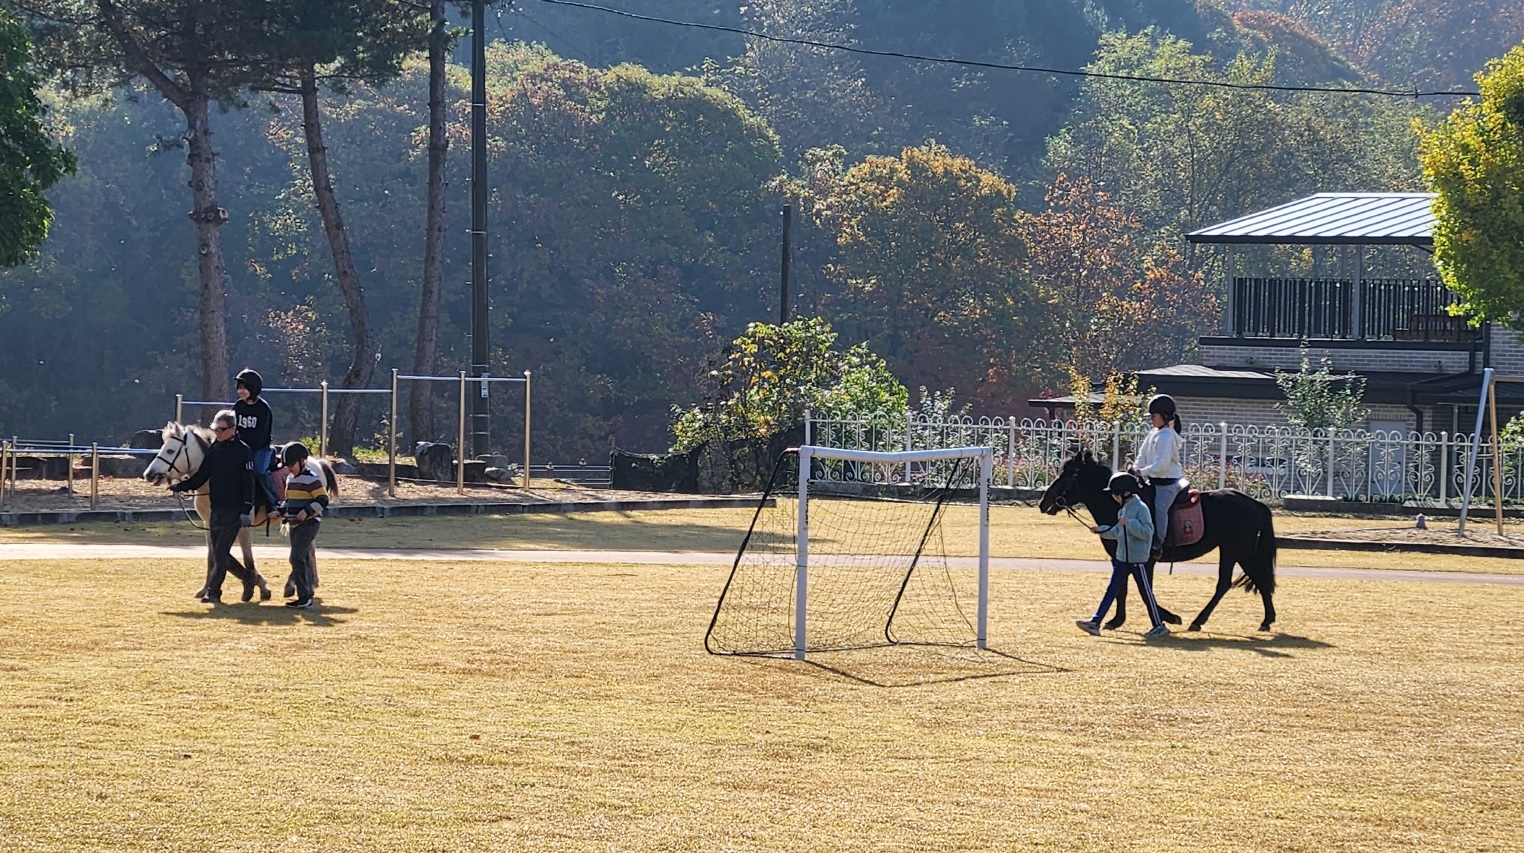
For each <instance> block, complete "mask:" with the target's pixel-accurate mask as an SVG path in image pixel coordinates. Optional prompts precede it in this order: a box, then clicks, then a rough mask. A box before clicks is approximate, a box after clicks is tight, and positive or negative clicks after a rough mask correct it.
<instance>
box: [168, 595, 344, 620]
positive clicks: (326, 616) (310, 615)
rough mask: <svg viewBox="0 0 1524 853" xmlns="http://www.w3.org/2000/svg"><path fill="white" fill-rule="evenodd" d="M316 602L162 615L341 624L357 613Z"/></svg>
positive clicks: (217, 607) (233, 606)
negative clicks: (307, 604) (312, 603)
mask: <svg viewBox="0 0 1524 853" xmlns="http://www.w3.org/2000/svg"><path fill="white" fill-rule="evenodd" d="M321 601H322V600H321V599H319V603H317V604H314V605H312V606H311V607H305V608H300V609H298V608H295V607H286V606H285V605H283V604H279V603H276V604H274V605H271V604H270V603H268V602H266V603H264V604H253V603H248V604H244V603H238V604H214V605H212V606H211V607H207V608H202V609H197V610H165V611H161V612H162V613H163V615H165V616H173V617H175V618H177V619H194V620H208V619H217V620H227V621H234V622H241V623H243V624H245V625H300V624H308V625H318V626H325V627H326V626H329V625H342V624H344V623H345V622H348V621H349V620H348V619H346V618H343V617H345V616H349V615H352V614H355V613H358V612H360V611H359V610H358V609H356V608H353V607H338V606H334V605H331V604H322V603H321Z"/></svg>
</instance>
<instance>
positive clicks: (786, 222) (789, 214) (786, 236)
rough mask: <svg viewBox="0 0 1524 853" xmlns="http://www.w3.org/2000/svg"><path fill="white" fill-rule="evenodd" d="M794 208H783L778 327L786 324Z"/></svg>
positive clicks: (787, 205) (792, 253) (789, 206)
mask: <svg viewBox="0 0 1524 853" xmlns="http://www.w3.org/2000/svg"><path fill="white" fill-rule="evenodd" d="M793 230H794V206H793V205H792V204H785V205H784V206H783V267H782V268H783V292H782V294H781V295H780V296H779V299H778V325H780V326H781V325H783V324H784V323H787V322H788V274H789V267H790V266H791V265H792V263H793V256H794V252H793V241H794V235H793Z"/></svg>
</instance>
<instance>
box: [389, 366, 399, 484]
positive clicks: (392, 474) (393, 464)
mask: <svg viewBox="0 0 1524 853" xmlns="http://www.w3.org/2000/svg"><path fill="white" fill-rule="evenodd" d="M388 423H390V424H391V427H392V428H391V445H390V447H391V454H390V456H391V458H390V459H388V460H387V465H386V494H387V496H388V497H393V498H395V497H396V496H397V368H395V367H394V368H392V418H391V420H390V421H388Z"/></svg>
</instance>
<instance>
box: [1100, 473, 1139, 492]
mask: <svg viewBox="0 0 1524 853" xmlns="http://www.w3.org/2000/svg"><path fill="white" fill-rule="evenodd" d="M1106 490H1107V491H1109V492H1111V493H1112V494H1113V495H1135V494H1137V493H1138V478H1137V477H1134V476H1133V475H1131V474H1129V473H1127V472H1126V471H1123V472H1121V473H1120V474H1112V475H1111V481H1110V482H1108V483H1107V484H1106Z"/></svg>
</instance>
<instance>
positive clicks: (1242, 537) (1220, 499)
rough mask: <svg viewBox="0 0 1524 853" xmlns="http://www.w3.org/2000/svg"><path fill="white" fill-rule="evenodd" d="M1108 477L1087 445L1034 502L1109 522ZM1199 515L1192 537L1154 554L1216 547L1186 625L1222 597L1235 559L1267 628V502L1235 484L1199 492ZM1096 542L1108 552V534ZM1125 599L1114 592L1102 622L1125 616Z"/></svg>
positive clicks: (1180, 558) (1271, 541)
mask: <svg viewBox="0 0 1524 853" xmlns="http://www.w3.org/2000/svg"><path fill="white" fill-rule="evenodd" d="M1110 480H1111V469H1110V468H1108V467H1106V465H1105V464H1104V463H1102V462H1099V461H1097V460H1096V458H1095V456H1094V455H1092V454H1091V453H1090V452H1089V451H1088V450H1087V451H1082V452H1080V453H1077V454H1075V455H1074V457H1073V458H1072V459H1069V460H1068V461H1066V462H1064V467H1063V468H1062V469H1061V470H1060V471H1059V472H1058V479H1056V480H1054V481H1053V484H1052V485H1050V486H1048V488H1047V491H1045V492H1043V493H1042V501H1041V502H1040V503H1039V504H1038V508H1039V509H1041V510H1042V512H1043V514H1044V515H1056V514H1057V513H1058V511H1059V510H1069V511H1070V512H1073V507H1076V506H1080V505H1083V506H1084V507H1085V508H1086V509H1088V510H1089V511H1090V516H1091V518H1094V519H1095V523H1096V524H1099V525H1103V526H1104V525H1109V524H1114V523H1115V522H1116V520H1117V504H1116V501H1114V500H1112V499H1111V493H1110V492H1108V491H1107V490H1106V484H1107V483H1108V482H1109V481H1110ZM1201 521H1202V528H1203V529H1202V534H1201V539H1200V540H1199V541H1198V542H1196V543H1195V544H1194V545H1185V546H1181V547H1173V546H1167V547H1165V549H1164V555H1163V556H1162V557H1161V558H1160V559H1161V560H1166V561H1169V562H1184V561H1186V560H1194V559H1196V558H1197V557H1200V556H1202V555H1204V554H1206V553H1207V552H1208V551H1211V550H1213V549H1216V550H1217V552H1218V560H1217V591H1216V593H1215V594H1214V595H1213V596H1212V600H1211V601H1209V602H1207V606H1206V607H1204V608H1202V611H1201V614H1200V615H1198V616H1197V617H1196V618H1195V619H1194V620H1193V621H1192V622H1191V627H1190V630H1192V631H1199V630H1201V626H1203V625H1205V624H1206V621H1207V619H1208V618H1209V617H1211V615H1212V610H1213V609H1215V608H1216V607H1217V603H1218V602H1219V601H1221V600H1222V597H1223V595H1224V594H1226V593H1227V591H1228V588H1229V587H1231V586H1233V585H1234V581H1233V566H1234V565H1235V564H1236V565H1239V566H1242V567H1243V570H1244V573H1243V575H1242V576H1241V577H1239V579H1238V581H1237V585H1238V586H1241V587H1243V588H1244V590H1245V591H1246V592H1253V591H1255V590H1258V591H1259V594H1260V597H1261V598H1262V599H1264V602H1265V621H1264V622H1261V623H1260V626H1259V629H1260V630H1261V631H1268V630H1270V626H1271V624H1273V623H1274V622H1275V604H1274V603H1273V602H1272V601H1271V596H1272V595H1274V593H1275V527H1274V524H1273V523H1272V520H1271V517H1270V507H1267V506H1265V505H1264V504H1262V503H1260V502H1259V501H1257V500H1255V499H1254V498H1251V497H1249V496H1248V495H1246V494H1244V493H1243V492H1240V491H1238V490H1236V489H1218V490H1216V491H1210V492H1202V493H1201ZM1101 542H1102V543H1103V544H1104V545H1105V546H1106V552H1107V553H1108V554H1111V553H1114V551H1115V549H1116V542H1114V541H1113V540H1109V539H1103V540H1101ZM1153 574H1154V561H1152V560H1150V561H1149V563H1148V576H1149V578H1150V580H1151V579H1152V578H1153ZM1125 601H1126V596H1125V593H1124V595H1123V596H1119V597H1118V598H1117V614H1116V616H1115V618H1113V619H1112V620H1111V621H1110V622H1108V623H1106V625H1107V627H1109V628H1115V627H1117V626H1119V625H1121V624H1122V622H1123V621H1124V620H1126V618H1127V608H1126V606H1125ZM1159 612H1160V615H1165V614H1166V613H1167V611H1165V610H1164V608H1163V607H1160V608H1159ZM1170 617H1174V619H1173V621H1175V622H1178V621H1179V617H1177V616H1174V614H1168V615H1167V616H1165V621H1171V619H1170Z"/></svg>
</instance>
